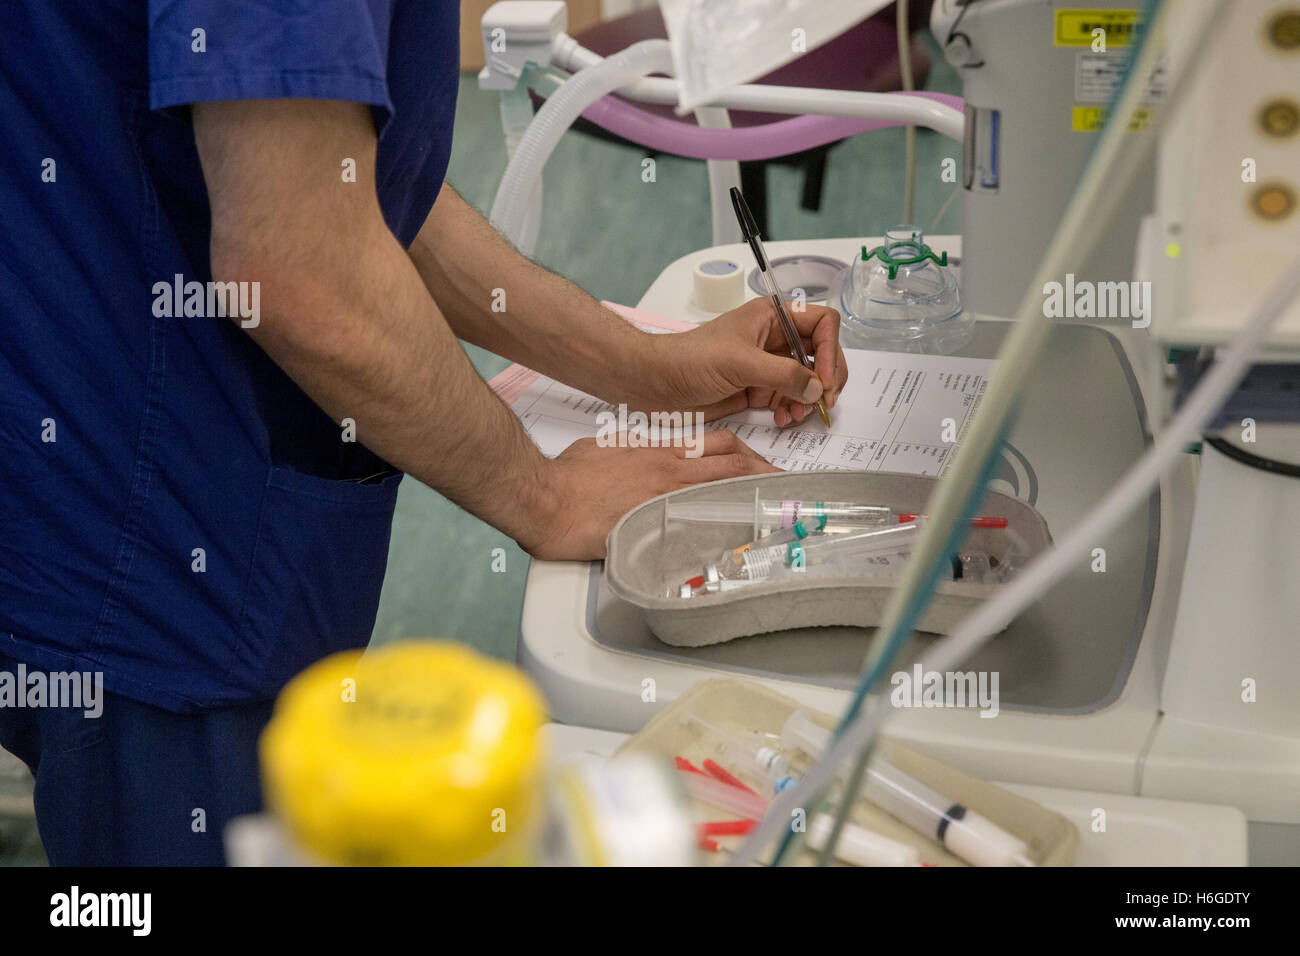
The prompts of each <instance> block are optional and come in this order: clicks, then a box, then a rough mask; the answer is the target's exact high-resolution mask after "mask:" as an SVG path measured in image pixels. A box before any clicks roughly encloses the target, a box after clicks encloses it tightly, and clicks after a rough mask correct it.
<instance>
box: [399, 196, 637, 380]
mask: <svg viewBox="0 0 1300 956" xmlns="http://www.w3.org/2000/svg"><path fill="white" fill-rule="evenodd" d="M409 253H410V257H411V260H412V262H414V263H415V266H416V268H417V269H418V270H419V273H420V275H421V277H422V278H423V280H424V282H425V285H426V286H427V287H428V289H429V291H430V292H431V293H432V294H433V296H434V298H435V299H436V300H437V302H438V305H439V306H440V307H441V308H442V310H443V313H444V314H445V315H446V316H447V321H448V322H449V323H450V325H451V327H452V328H453V329H454V330H455V332H456V334H457V335H458V336H460V337H461V338H463V339H465V340H466V341H467V342H472V343H474V344H475V345H478V346H480V347H482V348H485V349H487V350H489V351H491V352H494V353H496V354H497V355H501V356H504V357H506V358H509V359H511V360H513V361H516V362H520V363H521V364H523V365H526V366H528V367H529V368H532V369H536V370H537V371H539V372H542V373H544V374H546V375H549V376H551V377H553V378H557V379H559V380H561V381H563V382H566V383H568V384H570V385H572V386H574V387H575V388H581V389H583V390H584V391H587V392H590V393H592V394H594V395H598V396H600V397H601V398H604V399H606V400H608V401H635V400H636V398H637V396H636V395H635V394H634V393H635V388H634V387H633V386H634V383H635V379H636V375H635V374H634V372H635V371H636V370H637V369H638V368H642V369H643V368H644V366H645V365H646V363H647V361H649V360H651V359H652V358H653V357H654V356H655V355H656V354H657V350H658V349H657V344H656V342H655V338H656V337H655V336H653V335H648V334H647V333H644V332H641V331H640V330H638V329H636V328H635V327H634V326H631V325H629V324H628V323H627V322H625V321H623V319H621V318H620V317H618V316H617V315H615V314H614V313H612V312H610V311H609V310H608V309H606V308H604V307H603V306H601V305H600V303H599V302H597V301H596V300H595V299H593V298H592V297H591V296H589V295H587V294H586V293H585V292H583V291H582V290H581V289H579V288H578V287H577V286H575V285H574V284H573V283H571V282H569V281H568V280H566V279H564V278H562V277H560V276H558V275H555V274H554V273H552V272H548V271H547V270H546V269H544V268H542V267H541V266H539V265H537V264H536V263H533V262H530V261H529V260H528V259H526V258H524V257H523V256H522V255H520V254H519V253H518V252H517V251H516V250H515V249H514V248H513V247H512V246H511V245H510V244H509V243H508V242H506V241H505V239H503V238H502V237H501V236H500V235H499V234H498V233H497V232H496V231H495V230H494V229H492V227H491V226H489V225H488V223H487V222H486V221H485V220H484V219H483V217H482V216H480V215H479V214H478V213H477V212H475V210H474V209H473V208H472V207H471V206H470V205H469V204H468V203H466V202H465V200H463V199H462V198H461V197H460V196H459V195H457V194H456V193H455V191H454V190H452V189H451V188H450V187H448V186H443V189H442V192H441V194H440V195H439V196H438V201H437V203H436V204H435V205H434V207H433V211H432V212H431V213H430V214H429V217H428V219H427V220H426V221H425V224H424V227H423V228H422V229H421V230H420V234H419V236H417V237H416V240H415V242H414V243H413V244H412V245H411V248H410V250H409Z"/></svg>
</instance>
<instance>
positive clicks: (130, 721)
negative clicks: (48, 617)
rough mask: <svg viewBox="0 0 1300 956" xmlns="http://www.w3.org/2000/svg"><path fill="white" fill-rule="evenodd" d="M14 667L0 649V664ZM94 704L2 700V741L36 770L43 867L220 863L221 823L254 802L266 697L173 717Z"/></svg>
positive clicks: (106, 699) (134, 706)
mask: <svg viewBox="0 0 1300 956" xmlns="http://www.w3.org/2000/svg"><path fill="white" fill-rule="evenodd" d="M17 667H18V661H16V660H14V659H13V658H11V657H7V656H6V655H3V654H0V670H4V671H8V672H9V673H11V674H13V673H17ZM35 670H38V668H35V667H32V666H31V665H28V671H29V672H31V671H35ZM101 700H102V707H103V710H102V713H101V714H100V716H99V717H97V718H90V717H87V716H86V715H85V712H84V711H83V710H80V709H75V710H74V709H69V708H58V707H41V708H17V707H0V746H3V747H4V748H5V749H6V750H8V751H10V752H11V753H13V754H15V755H16V756H18V757H19V758H21V759H22V760H23V761H24V762H25V763H26V764H27V766H28V767H30V768H31V770H32V773H33V774H34V775H35V777H36V794H35V798H36V824H37V827H38V828H39V830H40V834H41V842H42V843H43V844H44V845H45V853H46V855H47V856H48V857H49V861H50V863H51V865H54V866H151V865H152V866H220V865H222V864H224V863H225V853H224V849H223V846H222V832H223V830H224V829H225V826H226V823H227V822H229V820H230V819H231V818H233V817H236V816H239V815H241V814H245V813H256V812H258V811H259V810H260V809H261V805H262V800H261V787H260V782H259V777H258V762H257V740H258V737H259V736H260V735H261V733H262V729H263V728H264V727H265V726H266V723H267V721H268V720H269V719H270V717H271V708H272V706H273V703H274V702H273V701H269V700H268V701H258V702H256V703H250V704H244V705H240V706H236V707H226V708H221V709H216V710H208V711H202V712H200V713H196V714H175V713H172V712H171V711H167V710H163V709H161V708H159V707H151V706H150V705H148V704H142V703H140V702H139V701H135V700H132V699H131V698H129V697H122V696H120V695H117V694H110V693H108V692H106V691H101Z"/></svg>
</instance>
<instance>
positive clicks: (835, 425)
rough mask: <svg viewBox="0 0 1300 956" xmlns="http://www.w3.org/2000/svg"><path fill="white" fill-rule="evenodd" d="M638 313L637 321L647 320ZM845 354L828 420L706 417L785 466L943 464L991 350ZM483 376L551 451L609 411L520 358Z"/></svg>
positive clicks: (924, 470)
mask: <svg viewBox="0 0 1300 956" xmlns="http://www.w3.org/2000/svg"><path fill="white" fill-rule="evenodd" d="M637 318H638V323H637V324H639V325H642V326H643V327H646V326H645V325H644V323H642V322H641V321H640V319H641V317H640V316H638V317H637ZM647 331H656V332H666V331H668V330H667V329H665V328H662V327H660V328H647ZM844 355H845V358H846V360H847V361H848V363H849V381H848V385H847V386H846V387H845V391H844V393H843V395H841V397H840V401H839V404H838V405H836V406H835V408H834V410H833V413H832V415H831V427H830V428H827V427H826V426H825V425H823V424H822V423H821V422H820V421H819V420H817V416H816V415H811V416H809V417H808V418H807V419H805V420H804V422H803V424H802V425H799V426H797V427H793V428H777V427H776V426H775V425H773V424H771V421H772V417H771V414H772V413H771V412H770V411H769V410H768V409H766V408H753V409H749V410H748V411H745V412H740V413H738V414H736V415H729V416H728V417H726V418H723V419H719V420H718V421H716V422H710V423H709V424H708V426H706V427H707V428H708V429H710V430H712V429H716V428H729V429H731V430H732V431H734V432H735V433H736V435H737V436H738V437H739V438H740V439H741V440H742V441H744V442H745V443H746V444H748V445H749V446H750V447H751V448H753V449H754V450H755V451H757V452H758V453H759V454H760V455H762V456H763V457H764V458H766V459H767V460H768V461H770V462H772V464H774V465H776V466H777V467H778V468H783V469H786V470H787V471H806V470H812V469H827V468H839V469H848V470H857V471H897V472H906V473H909V474H915V475H941V474H943V470H944V469H945V468H946V467H947V465H948V461H949V460H950V459H951V457H952V452H953V450H954V449H955V448H956V447H957V445H958V444H959V443H960V441H961V437H962V435H963V434H964V433H965V430H966V428H967V425H968V423H969V421H970V420H971V418H972V417H973V416H974V414H975V411H976V410H977V409H978V408H979V405H980V401H981V400H982V398H983V395H984V391H985V389H986V388H987V386H988V381H989V377H990V376H991V375H992V374H993V370H994V367H995V366H996V364H997V362H996V360H994V359H977V358H962V357H955V356H947V355H911V354H907V353H902V352H874V351H864V350H860V349H845V350H844ZM490 384H491V386H492V388H493V390H494V391H496V393H497V394H498V395H500V396H501V397H502V399H503V400H504V401H506V402H507V403H508V404H509V405H510V408H511V410H512V411H513V412H514V413H515V414H516V415H518V416H519V419H520V421H522V422H523V425H524V428H525V429H526V430H527V432H528V434H529V436H531V437H532V439H533V441H535V442H536V443H537V445H538V447H539V448H541V450H542V453H543V454H545V455H546V456H548V457H554V456H556V455H558V454H559V453H560V452H562V451H563V450H564V449H565V448H567V447H568V446H569V445H570V444H571V443H573V442H574V441H577V440H578V439H580V438H594V437H596V433H597V431H598V430H599V427H600V426H599V419H598V417H597V416H600V415H601V414H602V413H605V415H608V414H611V413H615V412H616V409H615V408H614V407H613V406H612V405H610V404H609V403H607V402H604V401H602V400H600V399H598V398H594V397H593V396H591V395H588V394H587V393H585V392H581V391H579V390H578V389H575V388H570V387H569V386H567V385H564V384H562V383H560V382H557V381H555V380H553V379H550V378H546V377H545V376H541V375H538V374H537V373H535V372H530V371H528V370H527V369H524V368H522V367H520V366H514V367H512V368H510V369H507V370H506V371H504V372H502V373H501V374H500V375H498V376H497V377H496V378H494V379H493V380H492V382H491V383H490Z"/></svg>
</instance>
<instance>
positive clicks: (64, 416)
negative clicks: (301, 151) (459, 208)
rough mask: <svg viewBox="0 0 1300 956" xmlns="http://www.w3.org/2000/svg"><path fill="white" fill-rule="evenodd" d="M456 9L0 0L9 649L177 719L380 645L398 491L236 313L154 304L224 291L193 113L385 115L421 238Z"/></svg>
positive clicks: (385, 171) (390, 184) (238, 1)
mask: <svg viewBox="0 0 1300 956" xmlns="http://www.w3.org/2000/svg"><path fill="white" fill-rule="evenodd" d="M458 14H459V10H458V3H457V2H455V0H411V2H404V0H311V2H304V0H148V2H147V3H146V2H145V0H95V2H72V0H11V2H7V3H4V4H3V5H0V72H3V75H4V83H3V84H0V129H2V130H4V131H5V147H4V149H3V150H0V223H2V227H0V651H3V652H5V653H8V654H11V655H12V656H14V657H16V658H18V659H21V660H25V661H27V662H28V663H29V664H31V665H33V666H35V667H40V668H44V669H47V670H73V671H102V672H103V673H104V675H105V686H106V687H107V689H108V690H110V691H114V692H116V693H120V694H125V695H128V696H131V697H134V698H136V699H138V700H142V701H145V702H147V703H152V704H156V705H158V706H162V707H165V708H168V709H170V710H174V711H181V712H185V711H193V710H197V709H200V708H206V707H213V706H219V705H221V704H225V703H232V702H237V701H247V700H252V699H258V698H265V697H269V696H271V695H273V694H275V693H276V692H277V691H278V689H279V688H280V687H281V686H282V685H283V683H284V682H285V681H286V680H287V679H288V678H289V677H291V676H292V675H293V674H294V673H296V672H297V671H299V670H301V669H302V668H303V667H305V666H306V665H307V664H309V663H310V662H312V661H313V660H316V659H318V658H320V657H322V656H324V655H325V654H327V653H330V652H331V651H334V650H338V649H341V648H345V647H357V646H362V645H364V644H365V643H366V641H368V640H369V637H370V631H371V628H372V626H373V624H374V615H375V609H376V606H377V604H378V599H379V590H380V586H381V583H382V579H383V573H384V565H385V561H386V558H387V552H388V537H389V528H390V525H391V521H392V512H393V503H394V499H395V497H396V494H397V483H398V482H399V481H400V480H401V475H400V474H398V473H397V472H395V471H394V470H393V469H391V468H389V467H388V466H387V465H386V463H385V462H383V461H382V460H380V459H379V458H377V457H376V456H375V455H373V454H371V453H370V452H369V451H368V450H366V449H365V448H364V447H363V446H362V445H360V444H357V443H355V442H353V443H348V442H344V441H343V440H342V432H341V429H340V427H339V426H338V425H337V424H335V423H334V422H332V421H331V420H330V419H329V418H328V417H327V416H326V415H325V413H324V412H322V411H321V410H320V409H319V408H317V407H316V406H315V405H314V404H313V403H312V402H311V400H310V399H309V398H308V397H307V396H306V395H305V394H304V393H303V392H302V391H301V390H300V389H299V388H298V387H297V386H296V385H295V384H294V383H293V382H292V381H291V380H290V379H289V378H288V377H287V376H286V375H285V374H284V373H283V372H281V371H280V369H279V368H278V367H277V366H276V365H275V364H274V363H273V362H272V361H271V360H270V359H269V358H268V357H267V356H266V355H265V354H264V353H263V352H262V351H261V350H260V349H259V348H258V347H257V346H256V345H255V344H254V343H253V342H252V341H251V340H250V339H249V338H248V337H247V333H246V332H244V331H243V330H242V329H240V328H239V327H238V326H237V325H236V324H235V322H233V321H232V320H231V319H228V318H220V317H216V318H202V317H194V316H191V317H185V316H183V315H181V316H176V317H164V316H157V315H155V314H154V313H155V311H156V310H155V309H154V301H155V292H154V286H155V284H156V283H158V282H166V283H169V284H170V283H173V281H174V277H175V276H176V275H181V276H183V277H184V280H185V281H186V282H189V281H198V282H206V281H208V280H209V279H210V278H211V275H210V271H209V264H208V232H209V210H208V204H207V194H206V190H205V187H204V182H203V176H202V172H201V169H200V166H199V161H198V156H197V153H196V150H195V145H194V134H193V130H192V127H191V126H190V122H189V110H188V109H187V108H186V104H189V103H195V102H200V101H209V100H231V99H244V98H276V97H312V98H323V99H333V100H347V101H352V102H358V103H365V104H369V105H370V106H371V108H372V112H373V115H374V118H375V124H376V129H377V131H378V132H379V150H378V166H377V181H378V191H379V200H380V204H381V206H382V208H383V212H384V216H385V219H386V220H387V222H388V225H389V227H390V228H391V229H392V231H393V233H394V234H395V235H396V236H397V238H398V239H399V240H400V241H401V242H402V243H403V245H408V244H409V243H410V242H411V240H412V239H413V238H414V236H415V234H416V233H417V232H418V230H419V228H420V225H421V224H422V223H423V222H424V219H425V217H426V216H427V215H428V212H429V209H430V208H431V207H432V205H433V202H434V199H435V197H436V196H437V193H438V190H439V188H440V186H441V184H442V179H443V175H444V173H445V171H446V166H447V159H448V155H449V152H450V147H451V130H452V118H453V114H454V111H455V101H456V84H457V79H458V70H459V65H458V61H459V51H458V39H459V33H458ZM200 31H201V32H200ZM362 431H364V426H363V428H362Z"/></svg>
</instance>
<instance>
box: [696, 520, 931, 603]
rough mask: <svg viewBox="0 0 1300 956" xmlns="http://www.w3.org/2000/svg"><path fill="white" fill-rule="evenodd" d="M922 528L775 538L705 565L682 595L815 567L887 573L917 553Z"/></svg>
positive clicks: (897, 527)
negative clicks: (877, 567)
mask: <svg viewBox="0 0 1300 956" xmlns="http://www.w3.org/2000/svg"><path fill="white" fill-rule="evenodd" d="M799 528H800V523H799V522H795V529H799ZM916 529H917V522H915V521H911V522H908V523H907V524H898V525H888V526H886V527H883V528H865V529H861V530H859V531H852V532H849V533H847V534H839V535H831V534H803V535H799V536H798V537H796V538H795V540H793V541H791V542H789V543H784V544H775V545H768V544H766V542H767V541H768V538H770V537H771V535H769V536H768V537H767V538H759V539H758V540H757V541H754V542H751V543H750V544H748V545H745V546H744V547H741V548H736V549H734V550H732V551H726V552H723V554H722V555H721V556H720V557H719V558H718V559H717V560H715V561H713V562H712V563H710V564H706V565H705V566H704V573H703V574H701V575H699V576H697V577H694V578H691V579H690V580H688V581H686V582H685V584H683V585H682V587H681V596H682V597H693V596H695V595H696V594H700V593H705V594H711V593H713V592H716V591H726V590H730V589H731V588H733V587H741V586H744V585H746V584H754V583H757V582H758V581H766V580H770V579H771V578H772V577H773V576H775V575H779V574H782V573H793V572H802V571H803V570H804V569H805V568H807V567H808V566H809V565H810V564H812V565H818V566H821V565H826V566H828V567H829V566H830V565H831V564H832V562H835V563H836V564H837V566H838V565H844V566H853V567H857V566H859V565H861V566H862V567H863V570H864V571H866V572H867V573H870V572H871V570H872V568H870V567H867V566H868V565H880V570H881V571H885V570H888V568H889V565H890V564H892V563H893V562H895V561H897V560H900V559H901V558H902V556H904V555H906V554H907V552H908V551H909V550H910V549H911V547H912V542H913V541H914V540H915V538H916Z"/></svg>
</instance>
